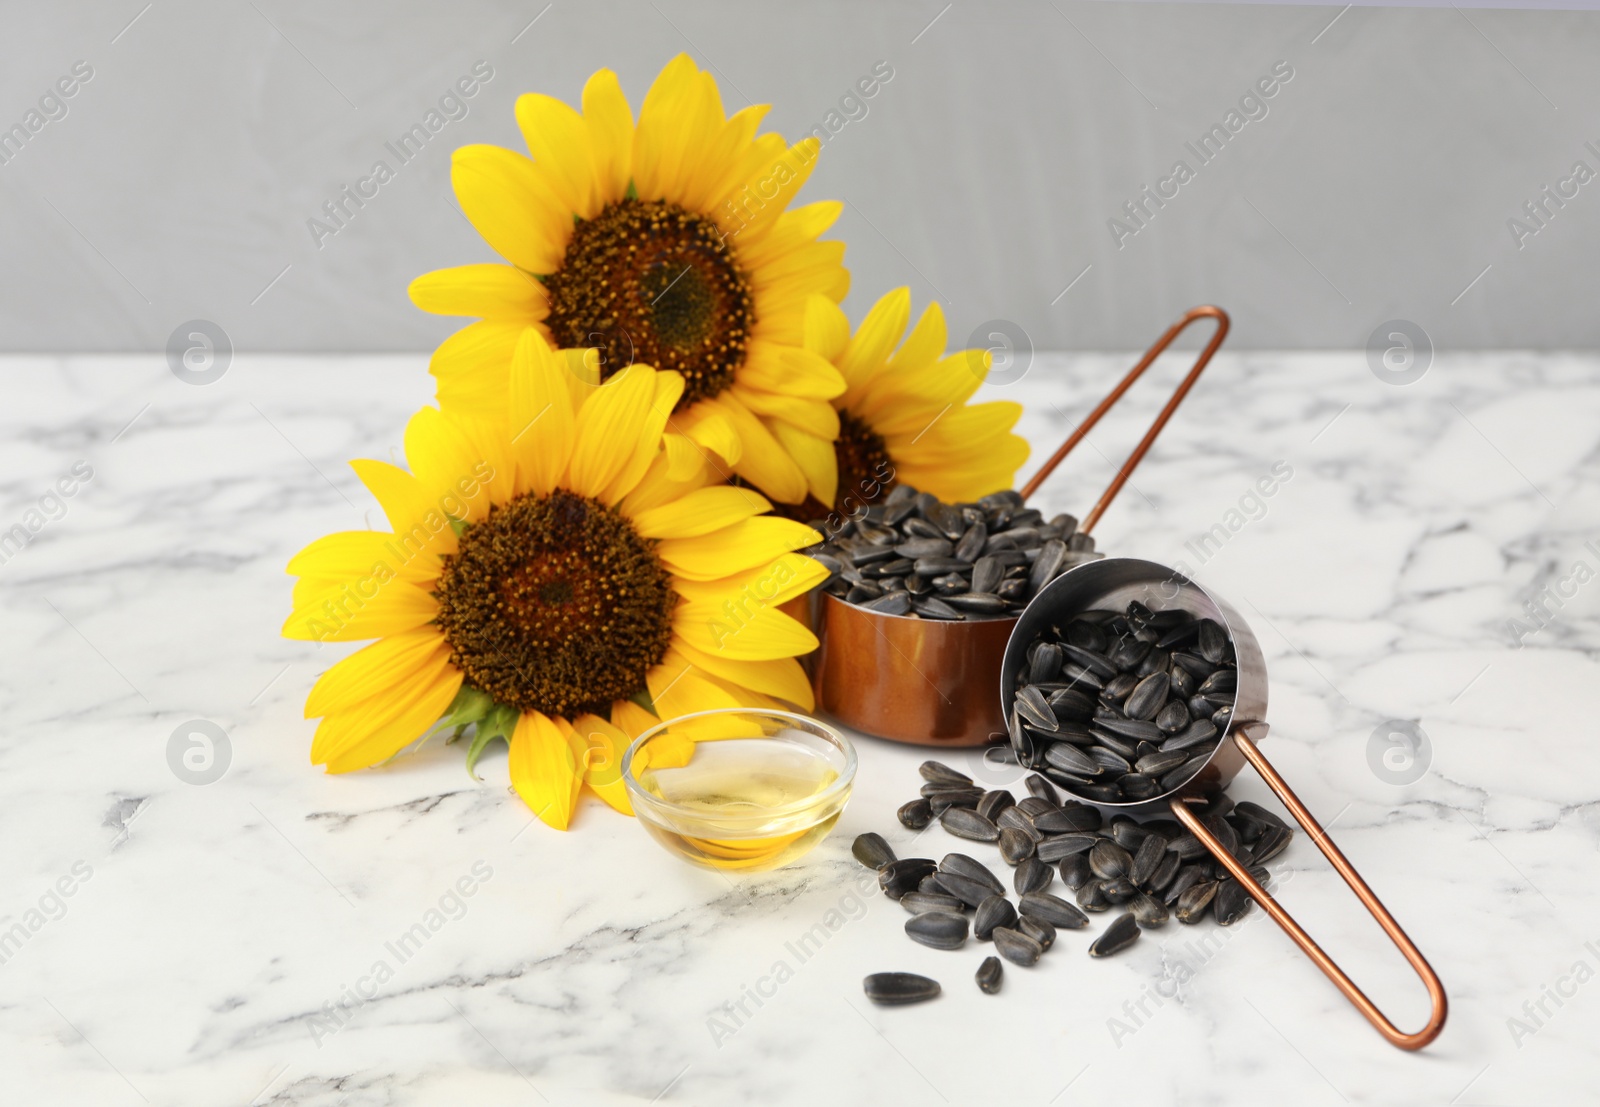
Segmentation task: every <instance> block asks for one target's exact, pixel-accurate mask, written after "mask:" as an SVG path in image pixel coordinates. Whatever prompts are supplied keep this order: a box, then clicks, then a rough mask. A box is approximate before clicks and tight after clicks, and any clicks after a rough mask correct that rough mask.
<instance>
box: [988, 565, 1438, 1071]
mask: <svg viewBox="0 0 1600 1107" xmlns="http://www.w3.org/2000/svg"><path fill="white" fill-rule="evenodd" d="M1130 600H1138V601H1139V602H1140V603H1143V604H1144V605H1145V606H1146V607H1148V608H1150V609H1151V610H1152V611H1160V610H1162V609H1164V608H1174V607H1176V608H1181V609H1183V610H1184V611H1187V612H1189V613H1190V614H1191V615H1194V616H1196V617H1197V618H1208V619H1213V620H1215V621H1216V622H1217V623H1218V624H1219V625H1220V626H1221V627H1222V628H1223V630H1224V631H1226V632H1227V634H1228V636H1229V638H1231V639H1232V641H1233V645H1234V652H1235V655H1236V658H1237V664H1238V681H1237V684H1236V689H1237V690H1236V691H1235V693H1234V701H1233V704H1232V708H1233V713H1232V716H1231V720H1230V723H1229V726H1228V733H1227V734H1225V735H1224V736H1223V738H1222V741H1221V742H1219V743H1218V745H1217V748H1216V750H1215V751H1214V752H1213V753H1212V755H1211V759H1210V760H1209V761H1208V762H1206V764H1205V766H1204V767H1203V768H1201V770H1200V771H1199V772H1198V773H1196V774H1195V775H1194V776H1193V777H1191V778H1190V779H1189V780H1187V781H1186V782H1184V783H1183V784H1180V785H1179V786H1178V787H1176V788H1174V789H1172V790H1171V791H1170V792H1168V793H1166V794H1164V795H1160V796H1155V797H1153V798H1151V799H1147V800H1141V801H1136V802H1128V803H1102V802H1099V801H1096V800H1091V799H1086V798H1084V797H1082V796H1072V798H1073V799H1076V800H1078V801H1079V802H1081V803H1086V804H1089V805H1090V806H1092V807H1096V808H1099V809H1100V810H1101V811H1102V812H1104V813H1106V814H1108V815H1111V814H1124V815H1131V816H1134V817H1145V816H1150V815H1165V814H1167V813H1168V811H1169V810H1170V812H1171V814H1173V815H1175V816H1177V818H1178V821H1179V822H1181V823H1182V824H1183V825H1184V826H1185V827H1187V828H1188V829H1189V832H1190V833H1192V834H1193V835H1194V836H1195V837H1196V838H1199V839H1200V841H1201V842H1203V843H1205V846H1206V848H1207V849H1209V850H1210V851H1211V853H1212V855H1213V856H1214V857H1216V859H1217V860H1218V861H1220V862H1221V863H1222V865H1223V867H1224V868H1226V869H1227V870H1228V873H1229V874H1230V875H1231V876H1232V877H1233V878H1234V879H1235V880H1237V881H1238V882H1239V883H1240V884H1242V885H1243V886H1244V888H1245V890H1246V891H1248V892H1249V893H1250V895H1251V897H1252V898H1253V899H1254V900H1255V901H1256V902H1257V903H1259V904H1261V906H1262V907H1263V908H1265V909H1266V912H1267V914H1269V915H1271V916H1272V919H1273V921H1274V922H1276V923H1277V924H1278V925H1279V926H1281V927H1282V928H1283V929H1284V931H1285V932H1286V933H1287V934H1288V935H1289V937H1291V938H1293V939H1294V941H1295V944H1296V945H1298V946H1299V947H1300V948H1301V950H1303V951H1304V952H1305V954H1306V956H1307V957H1310V958H1311V960H1312V961H1313V962H1315V963H1316V966H1317V968H1319V969H1321V970H1322V971H1323V973H1325V974H1326V975H1327V977H1328V979H1329V980H1332V981H1333V983H1334V985H1335V986H1336V987H1337V988H1338V989H1339V990H1340V991H1341V992H1343V993H1344V995H1345V998H1346V999H1348V1000H1349V1001H1350V1002H1351V1003H1353V1004H1354V1005H1355V1006H1356V1009H1357V1010H1359V1011H1360V1012H1361V1013H1362V1015H1364V1016H1365V1017H1366V1019H1367V1021H1368V1022H1370V1023H1372V1025H1373V1026H1375V1027H1377V1029H1378V1033H1380V1034H1382V1035H1383V1036H1384V1037H1385V1038H1387V1039H1388V1040H1389V1042H1390V1043H1391V1044H1393V1045H1396V1046H1399V1047H1400V1048H1401V1049H1421V1048H1422V1047H1423V1046H1425V1045H1427V1044H1428V1043H1429V1042H1431V1041H1433V1039H1434V1038H1436V1037H1438V1035H1439V1031H1440V1030H1442V1029H1443V1028H1444V1020H1445V1015H1446V1013H1447V1011H1448V1003H1447V1001H1446V999H1445V994H1444V986H1443V985H1442V984H1440V982H1439V977H1438V974H1437V973H1435V972H1434V971H1433V969H1432V967H1431V966H1429V964H1428V962H1427V960H1426V959H1425V958H1424V957H1423V956H1422V954H1421V952H1420V951H1419V950H1418V949H1417V947H1416V945H1415V944H1413V943H1412V941H1411V939H1410V938H1408V937H1407V936H1406V932H1405V931H1404V930H1401V929H1400V924H1399V923H1397V922H1395V921H1394V916H1392V915H1390V914H1389V912H1388V909H1387V908H1385V907H1384V906H1383V904H1382V903H1381V902H1380V901H1379V900H1378V897H1377V896H1375V895H1373V894H1372V889H1371V888H1368V887H1367V884H1366V881H1364V880H1362V879H1361V876H1360V874H1359V873H1357V872H1356V870H1355V868H1354V867H1352V866H1351V864H1350V862H1349V861H1347V860H1345V856H1344V854H1343V853H1340V852H1339V848H1338V847H1337V846H1335V845H1334V844H1333V842H1332V841H1331V840H1330V839H1329V838H1328V835H1327V833H1326V832H1325V831H1324V830H1323V829H1322V827H1321V826H1320V825H1319V824H1318V823H1317V820H1316V819H1315V818H1313V817H1312V815H1311V812H1310V811H1308V810H1306V807H1305V804H1303V803H1301V802H1300V799H1299V797H1297V796H1296V795H1295V794H1294V792H1293V791H1292V790H1291V789H1290V788H1289V785H1288V784H1287V783H1286V782H1285V781H1284V779H1283V777H1281V776H1279V775H1278V773H1277V770H1275V769H1274V768H1273V767H1272V765H1271V763H1269V762H1268V761H1267V759H1266V758H1265V757H1264V756H1262V753H1261V751H1260V750H1259V749H1258V748H1257V747H1256V743H1257V742H1259V741H1261V739H1263V738H1265V737H1266V735H1267V723H1266V714H1267V666H1266V662H1265V660H1264V659H1263V657H1262V655H1261V646H1260V644H1259V643H1258V642H1257V641H1256V636H1255V634H1254V633H1253V632H1252V631H1251V630H1250V627H1249V626H1248V625H1247V624H1246V623H1245V621H1244V619H1243V618H1241V617H1240V615H1239V612H1238V611H1236V610H1235V609H1234V608H1233V606H1232V605H1230V604H1229V603H1228V602H1227V601H1226V600H1224V599H1222V597H1220V596H1218V595H1216V594H1215V593H1213V592H1208V591H1207V590H1206V589H1204V588H1202V587H1200V585H1198V584H1196V583H1195V582H1194V581H1192V580H1190V579H1189V578H1188V577H1186V576H1184V575H1183V574H1182V573H1180V572H1178V571H1177V570H1176V569H1170V568H1168V567H1167V566H1165V565H1158V564H1156V563H1155V562H1153V561H1139V560H1136V559H1134V558H1127V557H1117V558H1107V559H1105V560H1103V561H1093V562H1089V563H1087V564H1084V565H1079V566H1076V567H1074V568H1072V569H1069V570H1067V571H1066V572H1065V573H1062V574H1061V575H1060V576H1059V577H1057V578H1056V579H1055V580H1053V581H1051V582H1050V583H1049V584H1047V585H1045V587H1044V588H1042V589H1040V591H1039V594H1038V595H1037V596H1035V597H1034V598H1033V601H1032V602H1031V603H1030V604H1029V605H1028V607H1027V610H1025V611H1024V612H1023V613H1022V615H1021V617H1020V618H1018V619H1017V620H1016V629H1015V631H1014V632H1013V633H1012V635H1011V641H1010V642H1009V643H1008V644H1007V645H1006V651H1005V657H1004V660H1003V661H1002V663H1001V667H1000V688H999V691H1000V701H1001V703H1002V704H1009V703H1010V702H1011V699H1012V694H1013V692H1014V690H1015V687H1016V679H1017V674H1018V672H1019V671H1020V670H1021V668H1022V666H1023V665H1024V664H1026V662H1027V657H1028V647H1029V646H1030V645H1031V644H1032V643H1033V641H1034V639H1035V638H1037V637H1038V635H1039V633H1040V632H1041V631H1042V630H1044V629H1046V628H1047V627H1050V626H1052V625H1055V626H1060V625H1064V624H1065V621H1066V620H1068V619H1070V618H1071V617H1072V616H1073V615H1075V614H1078V613H1080V612H1084V611H1089V610H1093V609H1096V608H1100V609H1107V608H1110V609H1115V610H1119V611H1120V610H1122V609H1124V608H1126V607H1127V605H1128V602H1129V601H1130ZM1246 762H1248V763H1249V764H1250V765H1252V766H1253V767H1254V768H1255V770H1256V772H1258V773H1260V774H1261V777H1262V779H1264V780H1265V781H1266V782H1267V786H1268V787H1270V788H1271V789H1272V790H1273V792H1275V793H1276V794H1277V796H1278V798H1279V799H1280V800H1282V801H1283V805H1284V806H1285V807H1287V808H1288V809H1289V811H1290V813H1291V814H1292V815H1294V818H1295V821H1296V822H1298V823H1299V824H1300V825H1301V826H1302V827H1303V828H1304V829H1305V832H1306V833H1307V834H1308V835H1310V836H1311V840H1312V841H1313V842H1315V843H1316V844H1317V848H1318V849H1320V850H1321V851H1322V853H1323V855H1324V856H1325V857H1327V859H1328V860H1329V862H1331V863H1332V865H1333V867H1334V869H1335V870H1336V871H1337V872H1338V874H1339V875H1340V876H1341V877H1343V878H1344V882H1345V883H1346V884H1348V885H1349V886H1350V889H1351V891H1353V892H1355V894H1356V896H1357V898H1359V899H1360V900H1361V903H1362V905H1363V906H1365V907H1366V909H1367V910H1368V911H1369V912H1371V914H1372V917H1373V918H1375V919H1377V920H1378V925H1379V926H1381V927H1383V929H1384V932H1385V933H1386V934H1388V935H1389V938H1390V940H1391V941H1393V942H1394V944H1395V945H1396V946H1397V947H1399V949H1400V952H1401V953H1403V954H1405V958H1406V960H1407V961H1409V962H1410V963H1411V967H1412V968H1413V969H1414V970H1415V971H1416V973H1417V975H1418V976H1419V977H1421V978H1422V982H1423V984H1424V985H1425V986H1426V987H1427V989H1428V999H1429V1002H1430V1003H1431V1005H1432V1011H1431V1014H1430V1015H1429V1018H1428V1021H1427V1023H1426V1025H1424V1026H1423V1027H1422V1029H1421V1030H1418V1031H1416V1032H1415V1033H1412V1034H1407V1033H1405V1032H1404V1031H1401V1030H1399V1029H1397V1028H1396V1027H1395V1025H1394V1024H1393V1023H1392V1022H1390V1021H1389V1020H1388V1019H1387V1018H1386V1017H1385V1016H1384V1014H1383V1012H1382V1011H1379V1010H1378V1008H1377V1007H1376V1006H1375V1005H1374V1004H1373V1003H1372V1001H1371V1000H1370V999H1368V998H1367V997H1366V995H1365V994H1364V993H1363V992H1362V991H1361V989H1360V988H1358V987H1356V985H1355V983H1354V982H1353V981H1352V980H1351V979H1350V978H1349V977H1348V976H1346V975H1345V973H1344V970H1343V969H1341V968H1340V967H1339V966H1338V965H1337V964H1336V963H1335V962H1334V961H1333V959H1332V958H1331V957H1329V956H1328V955H1327V954H1326V953H1324V952H1323V951H1322V948H1321V947H1320V946H1318V945H1317V943H1316V942H1315V941H1313V940H1312V938H1311V936H1310V935H1309V934H1307V933H1306V932H1305V931H1304V930H1303V929H1301V927H1300V924H1299V923H1297V922H1295V920H1294V918H1293V917H1292V916H1291V915H1290V914H1289V912H1287V911H1285V910H1284V909H1283V908H1282V907H1281V906H1280V905H1279V904H1278V901H1277V900H1276V899H1274V898H1273V897H1272V896H1271V894H1269V893H1268V892H1267V890H1266V889H1265V888H1263V887H1262V886H1261V885H1260V883H1259V882H1257V880H1256V879H1255V878H1254V877H1253V876H1251V875H1250V873H1249V870H1248V869H1246V868H1245V866H1243V865H1241V864H1240V863H1239V861H1238V859H1237V858H1235V857H1234V856H1233V855H1232V854H1230V853H1228V852H1227V850H1226V849H1225V848H1224V847H1223V845H1222V843H1221V842H1220V841H1218V839H1217V837H1216V835H1214V834H1213V833H1212V832H1211V831H1210V830H1208V829H1207V828H1206V826H1205V824H1203V823H1202V822H1201V821H1200V819H1199V816H1198V815H1196V813H1195V811H1194V808H1193V806H1192V805H1193V804H1200V805H1202V806H1203V805H1204V803H1205V802H1206V801H1207V800H1208V799H1209V798H1210V797H1211V796H1213V795H1215V794H1216V793H1218V792H1220V791H1221V790H1222V789H1223V788H1224V787H1226V786H1227V784H1228V782H1229V781H1231V780H1232V779H1233V778H1234V777H1235V776H1237V775H1238V773H1239V770H1240V769H1242V768H1244V766H1245V764H1246ZM1055 784H1056V787H1057V788H1058V789H1060V790H1062V791H1064V792H1067V793H1068V794H1069V795H1070V792H1071V790H1070V789H1068V788H1066V787H1065V785H1063V784H1062V783H1061V782H1060V781H1059V780H1058V781H1056V782H1055Z"/></svg>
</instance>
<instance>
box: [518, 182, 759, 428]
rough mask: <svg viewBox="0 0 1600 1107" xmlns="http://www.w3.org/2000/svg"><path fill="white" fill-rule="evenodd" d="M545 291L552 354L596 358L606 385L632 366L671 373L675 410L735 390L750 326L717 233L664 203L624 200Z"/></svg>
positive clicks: (577, 242) (571, 251)
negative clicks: (595, 353) (679, 384)
mask: <svg viewBox="0 0 1600 1107" xmlns="http://www.w3.org/2000/svg"><path fill="white" fill-rule="evenodd" d="M545 291H546V292H547V293H548V295H549V298H550V313H549V315H548V316H547V317H546V319H545V325H546V326H548V327H549V328H550V334H551V336H552V337H553V338H554V339H555V341H556V343H557V344H558V345H560V346H564V347H570V348H579V347H581V348H585V349H587V348H589V347H596V348H598V349H599V350H600V366H601V370H600V371H601V375H602V377H609V376H610V375H611V374H613V373H616V372H619V371H620V370H622V369H625V368H626V367H628V366H629V365H632V364H634V363H635V362H641V363H643V364H645V365H652V366H654V367H655V368H657V369H676V370H677V371H678V372H680V373H682V374H683V377H684V381H685V387H684V390H683V398H682V399H681V400H679V401H678V409H679V410H682V409H683V408H685V407H687V406H688V405H690V404H692V403H694V402H695V401H696V400H703V399H706V398H708V397H711V396H715V395H716V394H717V393H719V392H721V391H722V390H723V389H725V388H727V387H728V386H729V385H730V384H732V383H733V379H734V374H735V373H736V372H737V371H738V369H739V367H740V366H741V365H743V364H744V357H745V344H746V342H747V341H748V339H749V334H750V328H751V325H752V324H753V323H754V321H755V315H754V312H753V310H752V307H751V297H750V288H749V285H748V283H747V282H746V280H745V277H744V274H743V273H741V272H740V271H739V269H738V267H737V266H736V265H735V264H734V261H733V254H732V252H731V251H730V250H729V249H728V245H727V243H726V242H725V241H724V240H723V236H722V233H721V232H720V231H719V230H718V229H717V225H716V224H715V223H714V222H712V221H711V220H710V219H707V218H706V217H705V216H702V215H696V214H695V213H693V212H689V211H684V210H683V209H682V208H680V207H678V206H677V205H675V204H669V203H667V202H665V201H663V200H650V201H644V200H622V201H619V202H618V203H615V204H612V205H610V206H608V207H607V208H606V209H605V210H604V211H602V212H601V213H600V214H599V215H597V216H595V217H594V218H593V219H590V220H586V221H584V222H581V223H579V224H578V225H577V227H575V228H574V229H573V232H572V241H571V242H570V243H568V245H567V252H566V255H565V256H564V257H563V258H562V259H561V267H560V268H559V269H558V270H557V271H556V272H554V273H552V274H550V275H549V276H548V277H546V278H545Z"/></svg>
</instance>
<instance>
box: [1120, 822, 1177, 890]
mask: <svg viewBox="0 0 1600 1107" xmlns="http://www.w3.org/2000/svg"><path fill="white" fill-rule="evenodd" d="M1168 856H1170V854H1168V853H1167V840H1166V839H1165V838H1163V837H1162V836H1161V835H1159V834H1150V835H1148V836H1146V838H1145V840H1144V841H1142V842H1140V843H1139V849H1138V851H1137V852H1135V853H1134V855H1133V864H1132V865H1131V866H1130V867H1129V868H1128V879H1129V880H1131V881H1133V882H1134V883H1135V884H1139V885H1143V884H1144V883H1145V882H1146V881H1148V880H1149V879H1150V878H1151V877H1152V876H1153V875H1155V871H1156V869H1157V868H1159V867H1160V865H1161V863H1162V861H1163V860H1164V859H1165V858H1167V857H1168ZM1174 860H1176V858H1174Z"/></svg>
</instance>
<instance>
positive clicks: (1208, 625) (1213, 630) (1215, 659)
mask: <svg viewBox="0 0 1600 1107" xmlns="http://www.w3.org/2000/svg"><path fill="white" fill-rule="evenodd" d="M1199 639H1200V640H1199V643H1198V644H1197V645H1196V647H1195V651H1196V652H1197V653H1199V655H1200V656H1201V657H1203V658H1205V659H1206V660H1207V661H1209V662H1211V664H1213V665H1220V664H1221V663H1222V658H1223V656H1224V654H1226V652H1227V649H1228V636H1227V634H1226V633H1224V632H1223V629H1222V628H1221V627H1219V626H1218V625H1217V624H1216V623H1214V622H1212V621H1211V620H1210V619H1201V620H1200V631H1199Z"/></svg>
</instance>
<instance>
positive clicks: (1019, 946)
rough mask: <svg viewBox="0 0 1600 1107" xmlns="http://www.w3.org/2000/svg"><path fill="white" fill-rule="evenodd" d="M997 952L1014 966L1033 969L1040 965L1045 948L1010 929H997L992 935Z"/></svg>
mask: <svg viewBox="0 0 1600 1107" xmlns="http://www.w3.org/2000/svg"><path fill="white" fill-rule="evenodd" d="M992 937H993V939H994V948H995V952H996V953H998V954H1000V956H1001V957H1004V958H1005V959H1006V960H1007V961H1010V962H1011V963H1012V964H1013V965H1021V966H1022V967H1023V968H1031V967H1032V966H1034V965H1037V964H1038V963H1039V958H1040V957H1041V956H1043V955H1044V946H1042V945H1040V944H1039V943H1038V942H1036V941H1034V940H1033V939H1032V938H1030V937H1028V936H1027V935H1026V934H1024V933H1022V932H1021V931H1020V930H1012V929H1011V928H1010V927H1006V926H1000V927H996V928H995V930H994V933H993V935H992Z"/></svg>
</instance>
